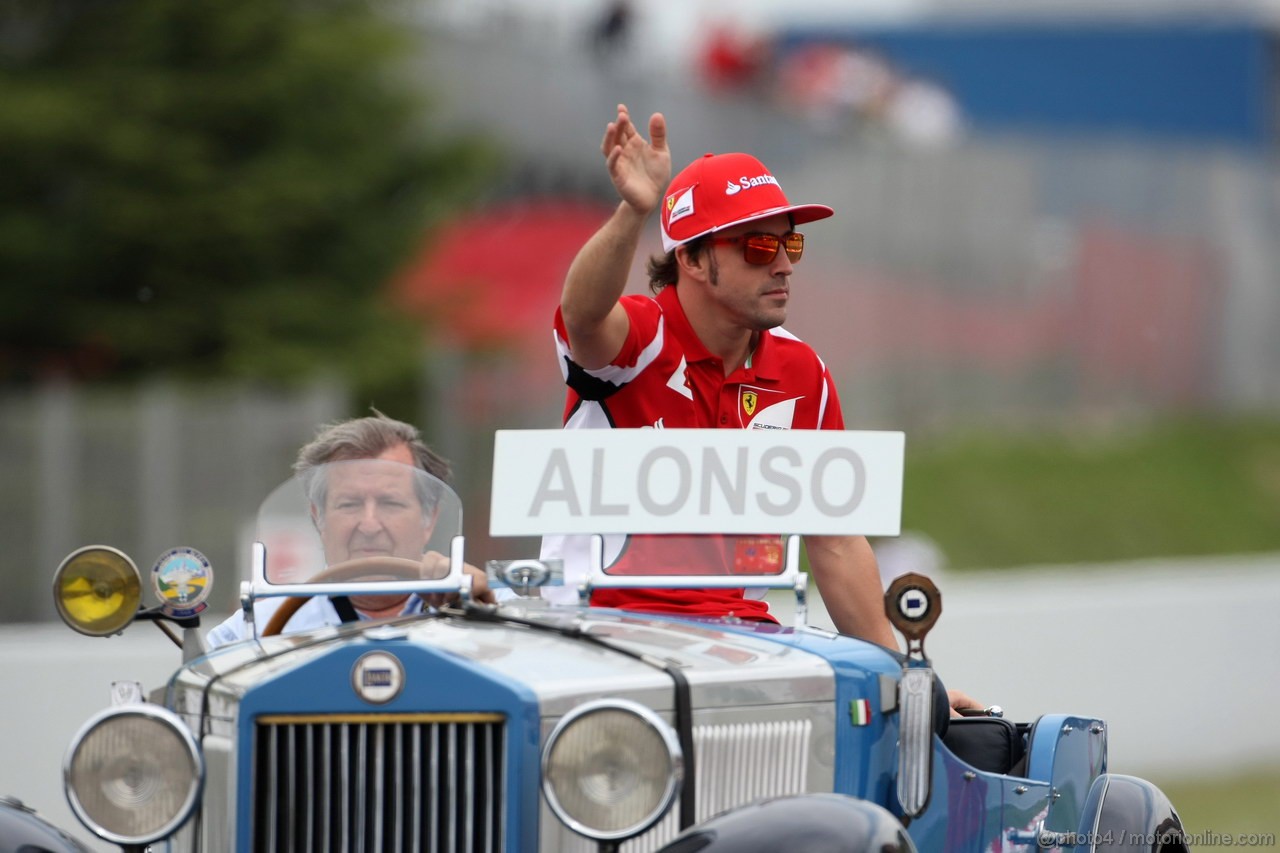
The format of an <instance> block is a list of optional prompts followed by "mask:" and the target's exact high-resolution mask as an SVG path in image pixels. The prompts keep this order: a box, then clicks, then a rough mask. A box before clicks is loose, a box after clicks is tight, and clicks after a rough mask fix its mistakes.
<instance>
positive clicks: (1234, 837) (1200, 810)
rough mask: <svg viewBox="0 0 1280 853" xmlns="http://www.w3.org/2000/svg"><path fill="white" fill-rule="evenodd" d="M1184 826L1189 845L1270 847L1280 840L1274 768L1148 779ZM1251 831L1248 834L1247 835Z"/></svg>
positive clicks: (1279, 786) (1279, 793)
mask: <svg viewBox="0 0 1280 853" xmlns="http://www.w3.org/2000/svg"><path fill="white" fill-rule="evenodd" d="M1152 781H1153V782H1155V783H1156V784H1157V785H1159V786H1160V789H1161V790H1162V791H1164V792H1165V793H1166V794H1167V795H1168V796H1169V800H1170V801H1171V802H1172V803H1173V805H1174V808H1176V809H1177V810H1178V815H1179V817H1181V818H1182V824H1183V826H1185V827H1186V830H1187V832H1189V833H1191V834H1192V835H1193V836H1195V835H1199V836H1200V838H1198V839H1196V838H1194V837H1193V839H1192V840H1193V842H1195V841H1199V842H1200V843H1199V844H1195V843H1193V844H1192V848H1191V849H1192V850H1193V851H1196V853H1199V851H1202V850H1216V849H1225V848H1227V847H1234V848H1236V849H1240V848H1253V849H1258V848H1261V849H1266V850H1275V849H1276V846H1277V843H1278V840H1280V770H1274V769H1254V770H1252V771H1248V772H1245V773H1242V774H1241V775H1239V776H1232V777H1229V778H1206V779H1198V780H1190V779H1177V780H1160V779H1153V780H1152ZM1250 836H1252V837H1250Z"/></svg>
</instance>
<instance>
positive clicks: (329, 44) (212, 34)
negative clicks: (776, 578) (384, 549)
mask: <svg viewBox="0 0 1280 853" xmlns="http://www.w3.org/2000/svg"><path fill="white" fill-rule="evenodd" d="M0 69H3V76H2V77H0V162H2V163H3V164H4V166H3V173H2V174H3V177H2V179H0V300H2V304H3V310H0V325H2V326H3V335H2V336H0V439H2V440H0V472H2V473H3V478H2V480H0V482H3V488H0V506H2V508H3V511H0V546H2V547H0V583H3V590H4V592H3V594H0V668H3V673H4V674H5V675H6V676H8V677H6V679H5V680H6V683H14V681H13V679H17V683H19V684H21V685H23V688H22V689H18V690H15V691H14V692H13V696H7V697H5V698H3V699H0V704H3V705H6V706H8V710H7V711H6V716H5V726H4V729H5V731H7V732H8V731H10V730H11V728H12V727H14V726H19V727H20V726H24V725H27V724H29V722H30V721H31V720H32V719H35V718H33V717H30V716H24V714H28V712H29V709H30V708H32V707H38V706H39V705H40V703H43V702H45V701H50V700H53V701H56V700H57V698H58V696H59V695H66V696H69V695H72V694H71V691H73V690H74V689H76V687H77V686H78V685H74V686H73V685H72V684H70V683H68V682H69V681H74V680H76V679H68V678H66V677H63V675H62V673H66V672H70V671H71V670H69V669H60V667H71V666H72V665H73V664H72V663H71V662H72V661H78V662H80V664H81V665H83V664H84V663H85V662H86V661H105V660H107V659H111V660H113V661H118V660H120V659H121V656H126V657H127V655H126V652H125V651H121V652H112V651H110V650H108V649H107V647H106V645H107V644H103V643H102V642H101V641H97V640H90V639H88V638H83V637H72V638H68V637H67V636H66V635H67V634H69V633H70V632H69V631H66V630H64V629H62V628H61V627H57V628H54V627H52V626H47V625H43V624H41V623H47V622H48V621H50V620H52V619H53V618H54V612H53V606H52V602H51V599H50V595H49V588H50V580H51V578H52V574H53V571H54V569H55V568H56V567H57V565H58V563H59V562H60V561H61V559H62V558H63V557H64V556H65V555H66V554H67V553H69V552H70V551H71V550H72V549H74V548H76V547H78V546H80V545H83V544H86V543H89V542H99V543H105V544H110V545H114V546H116V547H118V548H121V549H123V550H125V551H126V552H128V553H129V554H131V555H133V557H134V559H135V560H136V561H137V562H138V564H139V566H140V567H141V568H142V569H143V571H144V572H146V571H147V570H148V569H149V567H150V565H151V562H152V561H153V560H154V557H155V555H158V554H160V553H161V552H162V551H164V550H165V549H167V548H169V547H173V546H176V545H187V546H191V547H195V548H197V549H199V550H201V551H202V552H203V553H205V554H206V555H207V556H208V557H209V558H210V559H211V561H212V563H213V565H214V569H215V572H216V573H217V578H218V587H217V590H216V591H215V597H214V599H213V600H212V602H211V610H212V611H213V612H215V613H222V612H226V611H229V610H231V609H232V607H234V603H235V598H236V594H237V591H238V580H239V578H240V574H241V572H242V571H243V563H244V561H245V558H246V557H247V552H246V551H245V547H244V544H243V543H244V542H245V540H246V537H247V536H248V531H249V527H248V525H251V522H252V517H253V513H254V511H255V510H256V507H257V504H258V502H259V501H260V500H261V499H262V498H263V497H265V496H266V495H267V493H268V492H269V491H270V490H271V489H272V488H273V487H274V486H276V485H277V484H278V483H280V482H282V481H283V480H284V479H286V478H287V477H288V476H289V471H290V465H291V463H292V460H293V455H294V453H295V452H296V450H297V448H298V447H299V446H300V445H301V444H302V443H303V442H305V441H306V440H307V439H308V438H309V437H310V436H311V435H312V434H313V433H314V431H315V430H316V428H317V426H319V425H320V424H322V423H324V422H327V421H330V420H334V419H340V418H344V417H347V416H352V415H361V414H367V413H368V412H369V411H370V407H376V408H377V409H379V410H381V411H383V412H385V413H387V414H389V415H392V416H394V417H399V418H403V419H406V420H409V421H412V422H414V423H417V424H418V425H419V426H421V427H422V428H423V430H424V432H425V433H426V435H427V436H428V438H429V440H431V441H432V443H434V444H435V445H436V446H437V448H438V449H440V450H441V451H442V452H443V453H444V454H445V455H447V456H448V457H450V458H451V459H452V460H453V462H454V467H455V472H456V473H457V489H458V491H459V493H460V494H461V496H462V498H463V500H464V503H465V506H466V511H467V532H468V545H469V553H470V554H471V555H473V557H476V558H478V559H487V558H491V557H497V556H515V555H517V554H522V553H527V552H528V548H529V547H530V545H529V543H511V542H503V541H493V540H490V539H489V537H488V536H487V528H488V519H487V508H488V493H487V483H488V479H489V469H490V463H491V455H492V436H493V431H494V430H495V429H500V428H504V429H510V428H531V427H553V426H557V425H558V424H559V422H560V412H561V407H562V404H563V390H562V385H561V382H560V375H559V370H558V367H557V365H556V363H555V358H554V355H553V348H552V345H551V315H552V312H553V310H554V307H555V305H556V303H557V300H558V296H559V288H560V284H561V282H562V279H563V275H564V273H565V270H566V269H567V267H568V264H569V262H570V260H571V259H572V257H573V255H574V253H575V252H576V250H577V249H578V247H579V246H580V245H581V244H582V242H583V241H585V239H586V238H587V237H588V236H589V235H590V234H591V233H592V232H593V231H594V230H595V229H596V228H597V227H598V226H599V225H600V224H601V223H602V222H603V221H604V219H605V218H606V217H607V216H608V215H609V213H610V211H611V210H612V209H613V206H614V204H615V202H616V197H615V196H614V194H613V191H612V187H611V185H610V184H609V182H608V178H607V175H606V174H605V171H604V167H603V163H602V161H601V159H600V155H599V141H600V136H601V134H602V132H603V129H604V125H605V123H606V122H608V121H609V120H610V119H611V118H612V117H613V115H614V110H615V105H616V104H617V103H619V102H625V103H627V104H628V106H629V107H630V108H631V111H632V114H633V116H636V117H637V119H638V121H639V122H640V123H643V120H644V117H646V116H648V115H649V114H650V113H651V112H653V111H662V112H663V113H664V114H665V115H666V117H667V120H668V124H669V127H670V133H671V140H670V141H671V146H672V150H673V160H674V161H675V168H677V169H678V168H680V167H681V166H682V165H683V164H684V163H686V162H688V161H690V160H692V159H693V158H695V157H697V156H698V155H700V154H702V153H703V152H705V151H727V150H745V151H749V152H751V153H753V154H756V155H757V156H759V157H760V158H761V159H762V160H763V161H764V162H765V163H767V164H768V165H769V166H770V168H771V170H772V171H773V172H774V173H775V174H776V175H777V176H778V177H779V178H780V180H781V182H782V185H783V187H784V188H785V190H786V192H787V194H788V196H789V197H790V198H792V199H793V200H813V201H821V202H824V203H828V204H831V205H832V206H833V207H835V208H836V210H837V216H836V217H835V218H833V219H830V220H827V221H824V222H821V223H815V224H814V225H812V226H810V227H809V228H808V229H807V233H808V236H809V238H810V243H809V246H810V248H809V251H808V252H807V253H806V255H805V259H804V262H803V266H802V267H801V268H800V269H799V270H798V272H797V276H796V299H795V300H794V302H793V306H792V311H791V315H790V318H789V320H788V323H787V326H788V328H789V329H791V330H792V331H793V332H795V333H796V334H798V335H800V336H801V337H802V338H804V339H806V340H807V341H809V342H811V343H812V344H814V346H815V347H816V349H817V350H818V351H819V352H820V353H821V354H822V356H823V357H824V359H825V360H826V361H827V363H828V365H829V366H830V367H831V369H832V372H833V374H834V375H835V377H836V379H837V382H838V385H839V389H840V394H841V398H842V401H843V406H844V410H845V417H846V421H847V423H848V425H849V427H850V428H854V429H894V430H903V431H905V432H906V434H907V480H906V490H905V504H904V514H903V525H904V529H905V532H904V535H903V536H902V537H901V538H899V539H896V540H891V541H883V542H877V543H876V546H877V549H878V551H879V552H880V556H881V562H882V567H883V569H884V571H885V573H886V575H891V574H893V573H895V572H897V571H901V570H906V569H916V570H925V571H928V572H930V573H933V574H935V575H937V576H938V577H940V578H943V584H942V589H943V592H944V596H947V602H948V617H949V619H950V620H952V621H951V625H952V627H950V628H945V626H947V624H948V619H944V620H943V626H944V628H945V630H946V637H945V639H944V640H939V641H936V642H938V644H939V647H938V648H937V649H936V650H935V649H931V651H935V653H936V654H938V656H939V660H940V666H941V664H942V663H947V664H950V666H951V670H950V671H951V672H952V673H955V675H953V676H952V677H950V678H949V681H950V683H951V684H952V686H960V687H963V688H965V689H967V690H969V691H970V692H973V693H975V694H976V695H981V696H982V697H984V698H988V699H990V700H992V701H997V702H1001V701H1002V699H1004V700H1005V701H1003V702H1002V704H1005V705H1006V706H1009V705H1011V704H1015V703H1011V702H1010V701H1008V698H1007V697H1011V696H1012V697H1019V698H1020V697H1022V696H1026V697H1027V698H1026V699H1025V706H1024V707H1021V708H1016V709H1015V711H1016V713H1015V714H1014V715H1015V716H1019V717H1020V718H1027V717H1033V716H1035V715H1037V714H1039V713H1043V712H1047V711H1071V712H1076V711H1078V712H1083V713H1092V714H1097V715H1098V716H1101V717H1104V718H1107V719H1109V720H1111V721H1112V732H1113V737H1114V738H1115V740H1114V741H1113V750H1114V751H1115V752H1114V753H1113V754H1114V755H1116V756H1117V758H1118V757H1125V758H1127V759H1128V761H1127V763H1123V764H1120V765H1118V764H1117V763H1116V762H1115V761H1113V769H1115V770H1118V771H1119V772H1134V773H1146V774H1147V775H1150V776H1151V777H1152V778H1153V779H1155V781H1157V782H1158V783H1160V784H1162V785H1163V786H1164V787H1165V788H1166V789H1167V790H1168V791H1170V792H1171V793H1172V794H1173V795H1174V802H1175V804H1178V805H1179V806H1180V808H1181V810H1182V811H1183V816H1184V818H1185V819H1186V821H1187V823H1188V825H1189V827H1190V828H1191V829H1193V830H1198V831H1212V832H1216V833H1242V832H1264V833H1265V832H1272V833H1274V832H1276V831H1277V830H1280V818H1277V817H1276V815H1277V814H1280V808H1278V807H1280V771H1277V770H1276V767H1277V766H1280V735H1278V734H1277V733H1276V730H1275V727H1274V725H1272V724H1271V723H1270V719H1271V710H1272V708H1273V707H1274V705H1275V704H1276V703H1277V702H1280V677H1278V676H1280V670H1278V667H1277V664H1276V663H1275V655H1276V652H1277V650H1280V627H1277V626H1278V625H1280V620H1277V619H1276V617H1275V613H1276V609H1277V607H1280V334H1278V333H1277V332H1278V330H1280V160H1278V159H1277V155H1278V154H1280V10H1277V7H1276V6H1275V5H1274V4H1273V3H1270V2H1264V0H1257V1H1256V2H1226V0H1216V2H1215V0H1163V2H1159V3H1156V2H1140V0H1128V2H1105V3H1104V2H1093V1H1092V0H1083V2H1080V0H1077V2H1069V3H1068V2H1057V0H1036V2H1026V3H1019V4H1009V3H996V2H983V0H949V2H946V3H939V2H931V0H790V1H789V2H786V3H783V2H779V0H733V2H729V0H724V2H720V0H696V2H695V0H682V2H675V0H646V2H640V0H634V2H627V0H554V2H553V1H552V0H469V1H468V0H418V1H417V2H411V0H385V2H379V0H91V2H85V0H11V2H6V3H5V4H3V5H2V6H0ZM659 248H660V243H659V240H658V236H657V229H656V225H655V226H653V229H652V232H651V234H650V235H649V239H648V240H647V241H646V246H645V251H646V252H647V251H654V252H656V251H658V250H659ZM641 260H643V259H641ZM644 287H645V283H644V277H643V275H641V273H640V267H639V264H637V269H636V275H635V276H633V282H632V286H631V289H632V290H635V291H641V290H643V289H644ZM944 628H940V636H941V632H942V631H943V630H944ZM144 629H145V626H142V627H137V628H134V629H133V631H132V632H131V633H140V632H142V631H143V630H144ZM153 633H154V632H153ZM32 636H36V637H38V638H40V642H39V643H37V644H32V643H30V638H31V637H32ZM147 639H148V640H149V641H151V642H150V643H148V646H150V647H151V648H153V649H154V650H156V651H157V652H159V653H160V654H163V655H165V657H164V658H163V661H162V663H157V662H156V661H155V660H154V659H153V658H151V657H148V655H150V654H152V652H150V651H145V650H143V648H142V647H140V646H139V645H138V643H137V642H136V641H133V642H130V643H129V644H125V643H124V642H123V641H113V642H116V643H119V645H118V646H116V647H113V648H117V649H123V650H126V651H127V652H128V653H129V654H136V655H137V656H138V657H137V661H138V667H140V668H141V669H142V670H145V671H147V672H154V673H156V674H157V675H156V677H157V678H158V677H162V676H163V673H164V672H166V671H167V667H169V666H171V665H172V664H173V663H174V662H176V657H174V656H172V655H171V654H169V653H170V652H171V651H172V650H171V649H168V648H165V647H164V646H162V645H161V643H162V642H164V643H167V641H164V640H163V638H162V637H159V635H158V634H157V635H156V636H155V637H150V636H148V637H147ZM46 648H47V649H49V650H50V654H52V655H53V656H54V657H52V658H46V657H41V654H42V653H41V652H38V651H36V650H35V649H46ZM59 655H61V657H59ZM94 665H95V666H96V665H97V664H94ZM102 666H106V664H105V663H102ZM148 667H152V668H151V669H148ZM942 672H943V674H944V677H947V672H948V670H947V669H946V668H945V667H943V668H942ZM121 677H124V675H123V674H122V675H121ZM135 677H140V674H138V675H136V676H135ZM1015 679H1016V682H1017V683H1016V684H1015V685H1010V684H1009V682H1010V681H1011V680H1015ZM154 683H155V681H154V680H153V681H152V682H150V683H148V686H153V685H154ZM99 687H100V690H99ZM86 689H94V690H98V693H97V694H94V695H99V696H100V701H97V702H95V703H94V704H92V705H90V707H89V708H88V709H87V710H83V711H82V710H81V709H80V708H79V707H78V706H76V710H75V713H74V715H73V716H72V717H71V718H70V719H69V720H68V721H67V722H60V723H58V724H56V725H53V726H52V728H51V729H50V728H48V727H46V731H49V732H50V733H49V735H48V738H41V739H38V740H42V741H43V740H52V741H56V743H55V744H53V745H50V744H49V743H42V744H39V745H37V744H34V743H33V744H30V745H24V744H16V743H9V744H5V745H3V746H0V756H5V760H3V761H0V765H6V766H10V767H13V766H15V764H16V766H22V767H26V768H28V770H29V774H34V775H24V776H22V777H15V778H10V777H4V778H3V779H0V794H5V793H12V794H16V795H18V796H23V797H25V798H27V799H28V800H29V801H30V802H31V804H32V805H34V806H36V807H37V808H38V809H40V810H42V811H46V812H49V813H61V812H62V811H64V810H65V806H63V805H61V803H60V802H57V801H56V797H57V796H60V795H57V794H56V792H57V779H56V774H57V770H56V763H57V761H58V760H59V758H60V755H61V750H62V749H63V748H64V747H65V744H66V743H67V741H68V740H69V738H70V735H71V733H72V732H73V731H74V728H75V726H77V725H78V723H79V721H80V720H82V719H83V717H84V716H85V715H86V714H87V713H88V712H89V711H92V710H93V709H95V708H96V707H98V706H99V705H104V704H106V701H107V693H106V680H105V679H104V680H103V681H102V684H101V685H89V687H88V688H86ZM50 694H52V695H50ZM1037 697H1038V698H1037ZM77 701H78V700H77ZM1050 702H1052V703H1053V704H1052V705H1050V704H1049V703H1050ZM65 704H69V705H75V704H76V703H75V702H68V703H65ZM1064 706H1065V707H1064ZM1117 720H1119V721H1120V725H1119V730H1118V729H1117V723H1116V721H1117ZM64 729H65V730H66V731H65V735H64V731H63V730H64ZM1121 732H1122V733H1121ZM1122 738H1124V739H1127V745H1123V744H1124V741H1122ZM6 740H12V734H11V735H10V737H9V738H6ZM33 740H37V739H33ZM24 750H27V751H24ZM46 756H52V757H51V758H47V759H46ZM31 768H35V769H31ZM46 776H47V777H49V778H48V779H46V778H45V777H46ZM37 777H38V778H37ZM33 790H34V791H37V792H39V793H38V794H32V791H33ZM46 791H53V792H54V794H50V795H49V796H48V799H46V798H45V792H46ZM63 823H64V825H66V821H63ZM1273 843H1274V838H1273ZM1207 846H1214V845H1212V844H1210V845H1207Z"/></svg>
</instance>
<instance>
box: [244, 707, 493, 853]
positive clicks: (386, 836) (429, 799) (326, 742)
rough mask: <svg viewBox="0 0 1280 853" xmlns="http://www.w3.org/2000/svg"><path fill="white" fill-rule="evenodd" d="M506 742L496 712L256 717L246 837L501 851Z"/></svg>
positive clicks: (325, 846)
mask: <svg viewBox="0 0 1280 853" xmlns="http://www.w3.org/2000/svg"><path fill="white" fill-rule="evenodd" d="M505 747H506V727H505V719H504V718H503V716H502V715H500V714H360V715H337V716H334V715H310V714H308V715H296V714H295V715H277V716H264V717H260V718H259V719H258V721H257V727H256V730H255V737H254V757H253V760H254V768H253V776H254V779H253V791H254V794H253V849H254V850H257V851H279V853H293V851H298V853H302V851H306V852H307V853H311V851H335V853H355V851H368V853H381V851H403V850H430V851H439V853H489V851H499V850H501V849H502V830H503V823H504V817H505V808H504V803H503V792H504V791H505V779H506V772H505V771H506V768H505V755H506V748H505Z"/></svg>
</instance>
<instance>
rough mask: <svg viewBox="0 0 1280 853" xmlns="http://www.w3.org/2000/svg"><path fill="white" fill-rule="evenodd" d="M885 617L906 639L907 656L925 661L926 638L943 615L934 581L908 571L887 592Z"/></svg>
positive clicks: (939, 596) (940, 594)
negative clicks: (915, 655) (916, 655)
mask: <svg viewBox="0 0 1280 853" xmlns="http://www.w3.org/2000/svg"><path fill="white" fill-rule="evenodd" d="M884 603H885V615H886V616H888V617H889V621H890V622H891V623H892V624H893V627H895V628H897V629H898V630H899V631H900V632H901V633H902V636H904V637H906V639H907V655H908V656H911V655H912V654H913V653H914V654H918V655H919V656H920V657H921V658H924V638H925V636H926V635H927V634H928V633H929V630H930V629H931V628H932V627H933V624H934V623H935V622H937V621H938V617H939V616H941V615H942V593H940V592H938V588H937V587H936V586H934V583H933V581H931V580H929V579H928V578H927V577H925V576H924V575H921V574H916V573H915V572H908V573H907V574H904V575H901V576H900V577H898V578H897V579H895V580H894V582H893V583H891V584H889V588H888V589H887V590H886V591H885V601H884Z"/></svg>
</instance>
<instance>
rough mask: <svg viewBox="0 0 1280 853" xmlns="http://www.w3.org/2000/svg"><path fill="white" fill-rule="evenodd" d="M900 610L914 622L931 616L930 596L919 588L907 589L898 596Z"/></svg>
mask: <svg viewBox="0 0 1280 853" xmlns="http://www.w3.org/2000/svg"><path fill="white" fill-rule="evenodd" d="M898 610H899V611H900V612H901V613H902V615H903V616H904V617H905V618H907V619H910V620H911V621H912V622H919V621H920V620H921V619H923V618H924V617H926V616H928V615H929V596H928V595H926V594H925V591H924V590H922V589H920V588H919V587H915V586H912V587H907V588H906V589H904V590H903V591H902V592H901V594H899V596H898Z"/></svg>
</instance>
